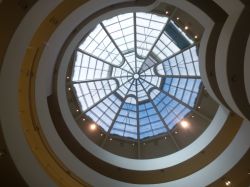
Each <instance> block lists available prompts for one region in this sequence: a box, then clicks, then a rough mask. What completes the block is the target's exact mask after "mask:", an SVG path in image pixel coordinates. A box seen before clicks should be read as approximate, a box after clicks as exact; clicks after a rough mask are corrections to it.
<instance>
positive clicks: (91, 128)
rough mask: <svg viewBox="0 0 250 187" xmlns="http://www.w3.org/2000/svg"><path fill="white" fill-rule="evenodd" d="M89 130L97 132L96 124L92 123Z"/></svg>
mask: <svg viewBox="0 0 250 187" xmlns="http://www.w3.org/2000/svg"><path fill="white" fill-rule="evenodd" d="M89 128H90V130H92V131H94V130H96V128H97V127H96V124H94V123H92V124H91V125H90V127H89Z"/></svg>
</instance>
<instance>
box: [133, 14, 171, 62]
mask: <svg viewBox="0 0 250 187" xmlns="http://www.w3.org/2000/svg"><path fill="white" fill-rule="evenodd" d="M156 18H158V19H157V20H156ZM167 20H168V18H167V17H161V16H156V15H154V16H153V15H152V14H148V13H136V24H137V25H136V37H137V42H136V46H137V54H138V55H139V56H140V57H142V58H145V57H146V56H147V55H148V53H149V51H150V50H151V48H152V47H153V44H154V42H156V39H157V37H158V36H159V35H160V33H161V31H162V29H163V28H164V26H165V24H166V22H167Z"/></svg>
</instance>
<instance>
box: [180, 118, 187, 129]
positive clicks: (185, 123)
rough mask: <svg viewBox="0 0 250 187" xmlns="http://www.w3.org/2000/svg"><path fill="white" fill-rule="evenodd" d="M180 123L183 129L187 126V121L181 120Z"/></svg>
mask: <svg viewBox="0 0 250 187" xmlns="http://www.w3.org/2000/svg"><path fill="white" fill-rule="evenodd" d="M180 124H181V126H182V127H183V128H184V129H187V128H188V127H189V123H188V122H187V121H186V120H182V121H181V122H180Z"/></svg>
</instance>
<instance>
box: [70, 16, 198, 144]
mask: <svg viewBox="0 0 250 187" xmlns="http://www.w3.org/2000/svg"><path fill="white" fill-rule="evenodd" d="M170 22H171V23H172V26H173V25H174V27H177V25H176V24H174V22H173V21H170V20H169V18H168V17H166V16H159V15H154V14H151V13H143V12H139V13H127V14H122V15H118V16H115V17H113V18H111V19H108V20H104V21H103V22H101V23H99V24H98V25H97V26H96V27H95V28H94V29H93V30H92V31H91V32H90V34H89V35H87V36H86V37H85V38H84V39H83V41H82V43H81V44H80V45H79V47H78V49H76V52H75V58H74V66H73V72H72V78H71V81H72V85H73V87H74V94H75V96H76V97H77V100H78V102H79V107H80V109H81V112H82V113H84V114H85V115H87V116H88V117H89V118H90V119H91V120H93V122H95V123H96V124H97V125H98V126H99V127H100V128H101V129H102V130H103V131H106V133H107V134H108V135H112V136H117V137H126V138H129V139H131V140H132V139H133V140H137V139H140V140H143V139H146V138H149V137H155V136H158V135H161V134H166V133H171V129H173V128H174V127H175V125H176V124H177V123H178V122H180V120H182V119H183V118H185V117H186V116H187V115H188V114H189V113H190V112H191V111H192V110H193V108H194V107H195V104H196V100H197V96H198V94H199V92H200V88H201V79H200V72H199V59H198V56H197V47H196V46H195V45H194V44H193V41H192V40H190V39H189V38H188V37H187V36H186V34H185V33H184V32H183V31H182V30H181V29H180V28H178V27H177V29H176V32H177V31H178V34H180V33H181V34H183V38H185V42H186V41H188V42H189V43H190V45H189V46H188V47H187V48H185V49H181V48H179V47H178V46H177V44H176V41H175V38H171V35H169V34H168V33H167V29H166V28H168V26H169V23H170ZM171 34H172V35H174V34H173V33H171ZM186 38H187V39H186ZM178 42H180V40H178Z"/></svg>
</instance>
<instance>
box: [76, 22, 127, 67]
mask: <svg viewBox="0 0 250 187" xmlns="http://www.w3.org/2000/svg"><path fill="white" fill-rule="evenodd" d="M79 48H80V49H81V50H83V51H85V52H87V53H90V54H92V55H94V56H95V57H97V58H98V59H100V60H104V61H107V62H109V63H111V64H113V65H121V64H122V61H123V59H122V56H121V54H120V53H119V51H118V50H117V49H116V47H115V45H114V44H113V43H112V41H111V39H110V38H109V36H108V35H107V33H106V32H105V31H104V29H103V28H102V26H101V25H100V24H99V25H97V27H96V28H95V29H94V31H92V32H91V33H90V34H89V36H88V37H87V38H86V39H85V40H84V41H83V43H82V44H80V46H79Z"/></svg>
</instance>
